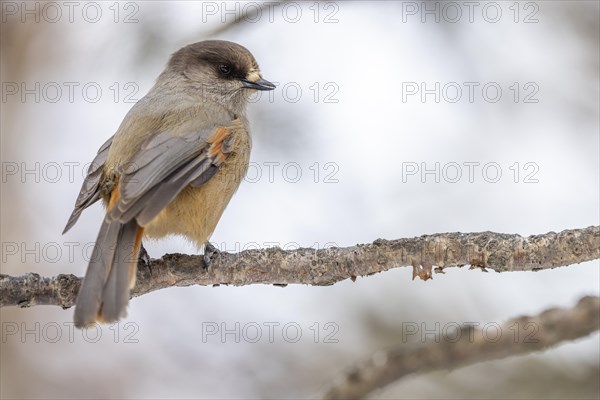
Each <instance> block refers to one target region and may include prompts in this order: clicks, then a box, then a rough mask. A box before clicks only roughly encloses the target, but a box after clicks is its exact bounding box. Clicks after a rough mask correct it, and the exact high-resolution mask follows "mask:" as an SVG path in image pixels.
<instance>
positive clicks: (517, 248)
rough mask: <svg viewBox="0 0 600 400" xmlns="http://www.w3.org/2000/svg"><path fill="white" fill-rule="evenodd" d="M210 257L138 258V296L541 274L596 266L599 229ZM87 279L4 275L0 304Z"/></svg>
mask: <svg viewBox="0 0 600 400" xmlns="http://www.w3.org/2000/svg"><path fill="white" fill-rule="evenodd" d="M209 253H210V257H208V258H210V262H209V265H208V267H207V266H206V264H205V262H204V260H205V258H207V256H204V257H203V256H199V255H183V254H166V255H164V256H163V257H162V258H160V259H153V260H150V259H148V258H147V256H144V257H140V262H139V263H138V272H137V283H136V286H135V288H134V289H133V291H132V297H136V296H141V295H143V294H146V293H149V292H152V291H155V290H158V289H162V288H166V287H170V286H190V285H203V286H209V285H220V284H223V285H235V286H242V285H251V284H257V283H262V284H274V285H287V284H306V285H316V286H325V285H332V284H334V283H336V282H339V281H342V280H344V279H348V278H352V279H355V278H356V277H357V276H365V275H372V274H374V273H377V272H382V271H387V270H389V269H392V268H397V267H406V266H411V265H412V266H413V267H416V268H415V275H413V278H414V276H416V275H418V276H420V277H421V278H423V279H428V278H429V277H431V266H432V265H435V266H437V268H436V271H437V272H442V270H443V269H445V268H449V267H457V266H458V267H462V266H464V265H471V268H481V269H491V270H494V271H497V272H507V271H537V270H541V269H550V268H555V267H559V266H566V265H571V264H576V263H581V262H584V261H590V260H594V259H597V258H599V256H600V228H599V227H597V226H592V227H588V228H583V229H575V230H565V231H562V232H560V233H555V232H549V233H546V234H544V235H533V236H529V237H522V236H520V235H508V234H500V233H493V232H482V233H441V234H435V235H424V236H420V237H416V238H411V239H398V240H384V239H378V240H376V241H375V242H373V243H370V244H362V245H356V246H351V247H345V248H340V247H332V248H327V249H321V250H315V249H310V248H301V249H297V250H282V249H280V248H277V247H275V248H267V249H261V250H246V251H242V252H241V253H236V254H234V253H226V252H219V251H214V252H210V251H209ZM80 284H81V278H78V277H76V276H74V275H62V274H61V275H58V276H56V277H53V278H43V277H40V276H39V275H38V274H34V273H29V274H26V275H23V276H19V277H12V276H8V275H0V306H1V307H3V306H20V307H29V306H33V305H42V304H44V305H58V306H61V307H63V308H69V307H71V306H73V304H74V302H75V298H76V296H77V291H78V290H79V286H80Z"/></svg>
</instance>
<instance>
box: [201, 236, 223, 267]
mask: <svg viewBox="0 0 600 400" xmlns="http://www.w3.org/2000/svg"><path fill="white" fill-rule="evenodd" d="M216 254H219V249H217V248H216V247H215V246H213V245H212V244H211V243H210V242H206V244H205V245H204V255H203V258H204V268H208V267H209V266H210V264H211V262H212V260H213V258H214V256H215V255H216Z"/></svg>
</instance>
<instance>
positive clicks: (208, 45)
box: [63, 40, 275, 327]
mask: <svg viewBox="0 0 600 400" xmlns="http://www.w3.org/2000/svg"><path fill="white" fill-rule="evenodd" d="M274 88H275V85H273V84H272V83H271V82H269V81H266V80H264V79H263V78H262V76H261V73H260V70H259V67H258V64H257V63H256V60H255V59H254V57H253V56H252V54H251V53H250V52H249V51H248V50H247V49H246V48H244V47H242V46H240V45H238V44H236V43H232V42H227V41H221V40H207V41H203V42H199V43H194V44H191V45H188V46H186V47H183V48H182V49H180V50H179V51H177V52H176V53H174V54H173V55H172V56H171V59H170V60H169V63H168V64H167V67H166V68H165V70H164V71H163V72H162V73H161V74H160V76H159V77H158V79H157V80H156V84H155V85H154V87H152V89H150V92H149V93H148V94H147V95H146V96H144V97H143V98H142V99H141V100H140V101H138V102H137V103H136V104H135V105H134V106H133V107H132V108H131V110H130V111H129V112H128V113H127V115H126V116H125V119H124V120H123V122H122V123H121V125H120V126H119V129H118V130H117V132H116V133H115V134H114V136H113V137H112V138H110V139H109V140H108V141H107V142H106V143H104V145H102V146H101V147H100V150H99V151H98V154H97V155H96V158H95V159H94V161H93V162H92V165H91V166H90V168H89V170H88V173H87V177H86V178H85V181H84V182H83V186H82V188H81V192H80V193H79V196H78V197H77V201H76V203H75V209H74V211H73V213H72V214H71V217H70V218H69V221H68V222H67V225H66V227H65V230H64V232H63V233H65V232H67V231H68V230H69V229H70V228H71V227H72V226H73V225H74V224H75V222H77V219H78V218H79V216H80V214H81V212H82V211H83V210H84V209H85V208H87V207H89V206H90V205H91V204H94V203H95V202H96V201H97V200H99V199H102V200H103V202H104V205H105V206H106V216H105V218H104V221H103V222H102V225H101V227H100V233H99V234H98V239H97V240H96V245H95V247H94V251H93V253H92V258H91V260H90V262H89V265H88V268H87V272H86V274H85V278H84V279H83V283H82V285H81V288H80V290H79V295H78V297H77V302H76V305H75V317H74V319H75V325H76V326H77V327H84V326H86V325H87V324H90V323H93V322H96V321H98V322H113V321H116V320H118V319H119V318H121V317H123V316H124V315H125V313H126V308H127V303H128V301H129V290H130V289H131V288H133V286H134V284H135V275H136V267H137V261H138V254H139V251H140V246H141V240H142V236H145V237H149V238H160V237H164V236H166V235H171V234H179V235H183V236H185V237H187V238H189V239H190V240H192V241H194V242H195V243H197V244H198V245H199V246H202V245H204V244H205V243H206V242H207V241H208V238H209V237H210V235H211V234H212V232H213V231H214V229H215V227H216V225H217V222H218V221H219V219H220V217H221V215H222V214H223V211H224V210H225V207H226V206H227V204H228V203H229V200H230V199H231V197H232V196H233V194H234V192H235V191H236V190H237V188H238V186H239V184H240V182H241V180H242V179H243V177H244V175H245V174H246V171H247V169H248V162H249V157H250V147H251V140H250V134H249V130H248V120H247V118H246V107H247V104H248V99H249V96H250V95H252V93H253V92H254V91H255V90H273V89H274Z"/></svg>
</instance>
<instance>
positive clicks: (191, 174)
mask: <svg viewBox="0 0 600 400" xmlns="http://www.w3.org/2000/svg"><path fill="white" fill-rule="evenodd" d="M231 136H232V135H231V129H230V128H228V127H216V128H211V129H199V130H197V131H195V132H190V133H188V134H184V135H173V134H172V133H171V132H161V133H158V134H156V135H153V136H152V138H151V139H150V140H149V141H147V142H146V143H144V144H143V145H142V147H141V148H140V149H139V150H138V151H137V152H136V153H135V154H134V156H133V157H132V158H131V160H130V162H129V163H128V165H126V166H124V168H123V171H122V173H121V175H120V178H119V183H118V185H117V186H116V187H115V189H113V190H118V193H117V194H116V195H113V196H111V198H114V199H115V201H114V204H109V211H108V214H107V218H108V219H109V220H117V221H120V222H121V223H126V222H129V221H131V220H132V219H134V218H135V219H136V221H137V222H138V224H139V225H141V226H144V225H146V224H147V223H148V222H150V221H151V220H152V219H153V218H154V217H155V216H156V215H157V214H158V213H160V211H161V210H162V209H163V208H165V207H166V206H167V204H169V202H171V201H172V200H173V199H174V198H175V197H176V196H177V195H178V194H179V193H180V192H181V191H182V190H183V189H184V188H186V187H187V186H188V185H194V186H199V185H201V184H203V183H205V182H206V181H208V180H209V179H210V178H211V177H212V176H213V175H214V174H215V173H216V172H217V170H218V168H219V166H220V165H221V164H222V162H223V161H224V160H225V159H226V158H227V155H228V154H229V153H230V152H231V146H230V145H229V140H230V139H231Z"/></svg>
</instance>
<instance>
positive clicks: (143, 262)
mask: <svg viewBox="0 0 600 400" xmlns="http://www.w3.org/2000/svg"><path fill="white" fill-rule="evenodd" d="M137 265H138V268H139V267H146V268H147V269H148V271H149V272H150V275H152V262H151V260H150V256H149V255H148V252H147V251H146V249H145V248H144V243H141V242H140V252H139V254H138V264H137Z"/></svg>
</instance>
